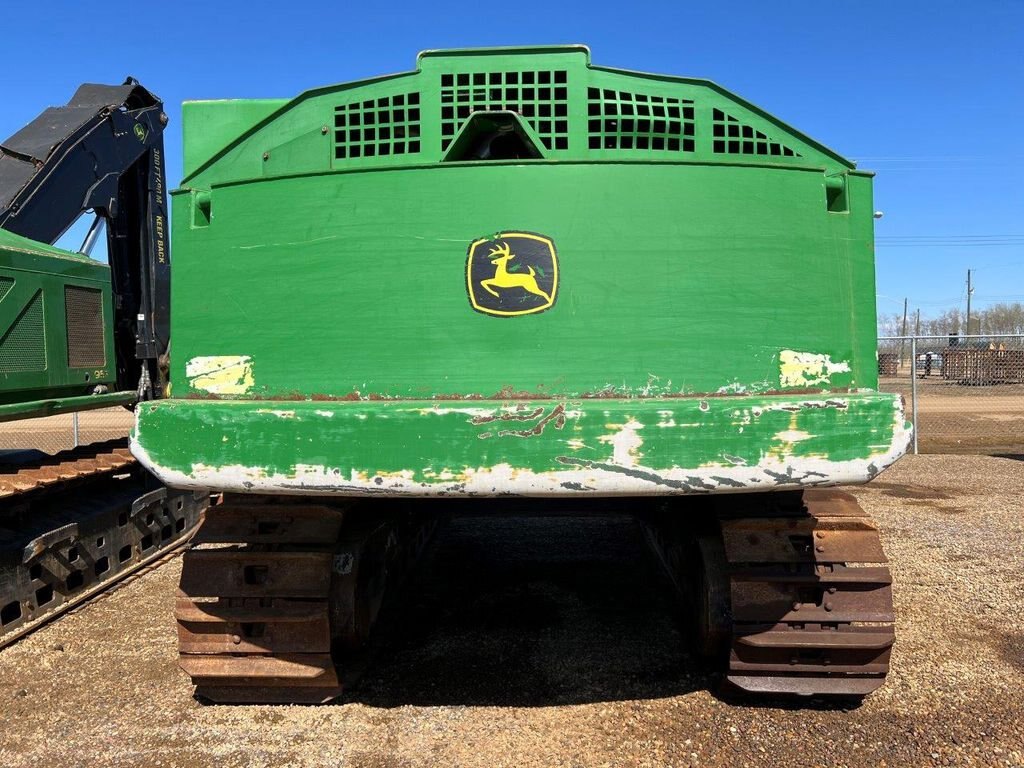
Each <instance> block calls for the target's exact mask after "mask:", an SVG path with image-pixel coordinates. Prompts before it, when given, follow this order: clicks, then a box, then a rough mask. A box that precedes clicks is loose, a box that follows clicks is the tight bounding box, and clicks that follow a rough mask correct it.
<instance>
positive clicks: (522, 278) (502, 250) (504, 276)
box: [480, 243, 551, 303]
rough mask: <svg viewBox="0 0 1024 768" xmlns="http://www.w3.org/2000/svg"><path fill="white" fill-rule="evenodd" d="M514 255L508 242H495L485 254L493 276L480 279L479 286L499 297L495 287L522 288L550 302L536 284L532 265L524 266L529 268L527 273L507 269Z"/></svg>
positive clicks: (548, 297)
mask: <svg viewBox="0 0 1024 768" xmlns="http://www.w3.org/2000/svg"><path fill="white" fill-rule="evenodd" d="M515 257H516V255H515V254H514V253H512V249H511V248H510V247H509V245H508V243H500V244H497V243H496V244H495V247H494V248H492V249H491V251H490V253H489V254H488V255H487V258H488V259H490V261H491V264H493V265H494V277H490V278H488V279H486V280H481V281H480V287H481V288H483V289H484V290H485V291H487V292H488V293H489V294H491V295H492V296H494V297H495V298H499V296H498V292H497V291H495V290H494V289H495V288H522V289H523V290H525V291H527V292H529V293H532V294H534V295H535V296H540V297H541V298H543V299H544V300H545V301H547V302H549V303H550V302H551V297H550V296H549V295H548V294H546V293H544V291H542V290H541V289H540V286H539V285H537V278H536V274H537V273H536V272H534V271H533V267H531V266H529V265H527V267H526V268H527V269H528V270H530V273H529V274H525V273H519V272H509V271H508V263H509V261H511V260H512V259H514V258H515Z"/></svg>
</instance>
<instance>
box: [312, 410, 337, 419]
mask: <svg viewBox="0 0 1024 768" xmlns="http://www.w3.org/2000/svg"><path fill="white" fill-rule="evenodd" d="M313 413H315V414H316V415H317V416H322V417H323V418H325V419H333V418H334V411H313Z"/></svg>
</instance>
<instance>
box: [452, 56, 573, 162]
mask: <svg viewBox="0 0 1024 768" xmlns="http://www.w3.org/2000/svg"><path fill="white" fill-rule="evenodd" d="M567 82H568V75H567V73H566V72H565V70H540V71H529V72H473V73H465V72H464V73H459V74H444V75H441V151H445V150H447V149H448V147H449V146H450V145H451V143H452V140H453V139H454V138H455V134H456V133H458V131H459V129H460V128H461V127H462V125H463V124H464V123H465V122H466V120H467V119H469V116H470V114H472V113H473V112H500V111H505V110H509V111H512V112H517V113H519V114H520V115H522V116H523V117H524V118H525V119H526V121H527V122H528V123H529V124H530V127H531V128H533V130H534V131H535V132H536V133H537V135H538V136H539V137H540V140H541V142H542V143H543V144H544V146H545V147H546V148H547V149H555V150H557V149H568V148H569V92H568V87H567Z"/></svg>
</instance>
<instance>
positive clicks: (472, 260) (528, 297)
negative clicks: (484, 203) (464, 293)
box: [466, 232, 558, 317]
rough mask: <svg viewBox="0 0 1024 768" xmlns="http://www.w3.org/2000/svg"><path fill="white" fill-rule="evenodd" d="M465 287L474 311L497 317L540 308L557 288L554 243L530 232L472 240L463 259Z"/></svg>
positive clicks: (550, 303)
mask: <svg viewBox="0 0 1024 768" xmlns="http://www.w3.org/2000/svg"><path fill="white" fill-rule="evenodd" d="M466 288H467V290H468V292H469V303H470V304H471V305H472V306H473V309H475V310H476V311H477V312H483V313H484V314H487V315H495V316H497V317H513V316H515V315H530V314H534V313H536V312H543V311H544V310H545V309H548V308H549V307H551V306H553V305H554V303H555V296H556V294H557V292H558V256H557V254H556V252H555V243H554V242H553V241H552V240H551V238H549V237H545V236H543V235H537V234H533V233H531V232H499V233H497V234H496V235H494V236H493V237H484V238H480V239H479V240H475V241H474V242H473V243H472V244H471V245H470V246H469V255H468V258H467V259H466Z"/></svg>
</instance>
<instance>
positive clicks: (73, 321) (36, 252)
mask: <svg viewBox="0 0 1024 768" xmlns="http://www.w3.org/2000/svg"><path fill="white" fill-rule="evenodd" d="M112 325H113V304H112V299H111V284H110V269H109V268H108V267H107V266H106V265H105V264H100V263H99V262H97V261H93V260H92V259H90V258H88V257H86V256H82V255H80V254H74V253H70V252H68V251H64V250H61V249H59V248H55V247H53V246H49V245H45V244H43V243H37V242H35V241H33V240H28V239H26V238H24V237H20V236H18V235H15V234H12V233H10V232H7V231H6V230H2V229H0V407H3V406H8V407H6V408H5V410H6V411H9V412H10V413H12V414H13V413H21V412H22V411H21V410H19V409H18V408H16V407H15V406H17V405H18V404H21V405H23V406H24V405H26V404H28V407H27V410H25V411H24V412H25V413H26V414H30V415H31V414H34V413H35V412H36V411H39V412H42V410H46V411H48V412H56V411H57V410H60V409H61V408H62V407H61V406H60V404H59V403H51V404H50V405H46V407H45V408H43V405H44V403H43V402H41V401H51V400H53V399H54V398H56V399H57V400H60V399H62V398H79V397H86V396H88V395H90V394H91V393H92V392H93V391H94V390H96V388H97V387H105V386H109V385H110V384H112V383H113V381H114V380H115V361H114V348H113V335H112ZM80 402H81V403H82V404H84V402H85V401H80Z"/></svg>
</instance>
